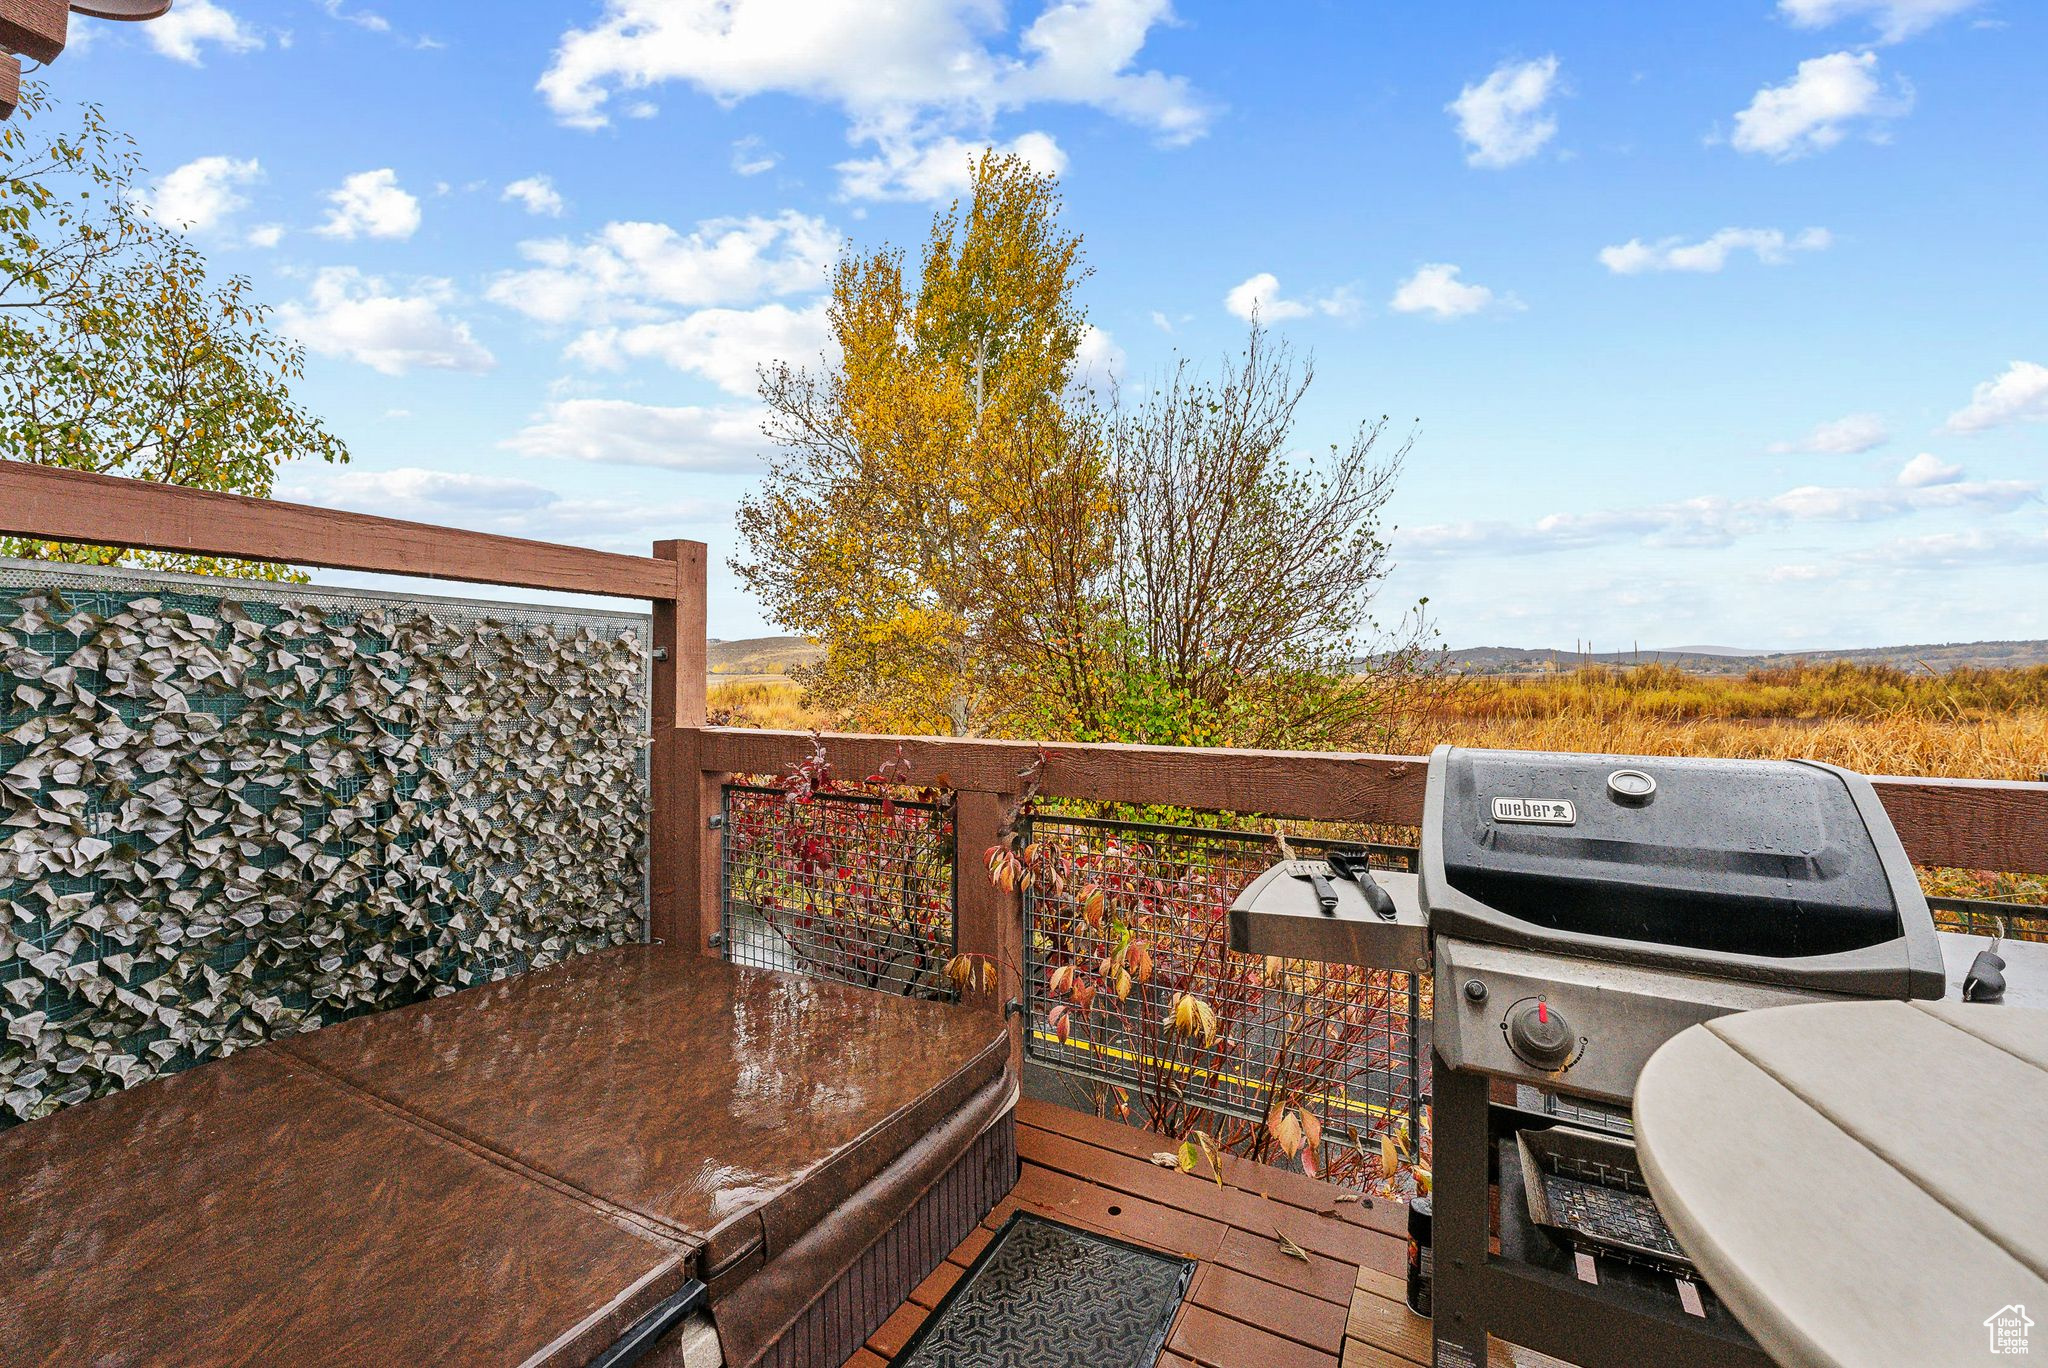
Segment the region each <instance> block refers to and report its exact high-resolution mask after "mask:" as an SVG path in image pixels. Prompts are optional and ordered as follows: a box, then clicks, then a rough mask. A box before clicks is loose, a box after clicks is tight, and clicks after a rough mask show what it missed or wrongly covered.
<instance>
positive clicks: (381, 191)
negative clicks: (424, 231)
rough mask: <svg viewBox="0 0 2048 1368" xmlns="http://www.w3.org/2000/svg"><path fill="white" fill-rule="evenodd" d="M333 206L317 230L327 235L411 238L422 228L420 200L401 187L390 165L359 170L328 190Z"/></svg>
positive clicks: (328, 200) (339, 236) (329, 200)
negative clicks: (380, 168)
mask: <svg viewBox="0 0 2048 1368" xmlns="http://www.w3.org/2000/svg"><path fill="white" fill-rule="evenodd" d="M327 202H328V203H329V204H331V205H332V206H333V208H331V209H329V210H328V212H327V222H325V223H323V224H321V225H320V227H319V228H318V229H317V230H316V231H318V232H319V233H321V234H322V235H324V236H326V237H335V238H353V237H356V236H358V235H364V236H368V237H375V238H409V237H411V236H412V235H413V234H414V233H415V232H417V231H419V226H420V202H419V201H418V200H417V199H415V198H413V196H412V195H410V194H408V193H407V192H406V191H404V190H402V189H400V188H399V184H398V173H397V172H396V171H393V170H392V169H391V168H390V167H388V166H387V167H385V168H383V169H382V170H378V171H358V172H356V173H355V174H354V175H353V176H350V177H348V178H347V179H345V180H343V181H342V183H341V185H340V187H339V188H337V189H334V190H330V191H328V192H327Z"/></svg>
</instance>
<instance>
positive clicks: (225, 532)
mask: <svg viewBox="0 0 2048 1368" xmlns="http://www.w3.org/2000/svg"><path fill="white" fill-rule="evenodd" d="M0 534H5V535H11V536H17V537H31V538H35V539H36V540H39V541H61V542H79V543H84V544H87V545H93V546H119V547H125V548H129V549H133V550H138V551H166V552H174V553H176V554H180V555H192V556H232V557H236V558H239V559H242V560H256V561H279V562H283V563H285V564H289V565H313V566H322V567H325V568H328V569H333V570H364V571H371V572H374V573H378V574H387V575H420V576H425V577H426V578H429V579H446V580H464V581H468V582H470V583H475V584H505V585H512V586H514V587H517V588H521V589H554V590H559V591H563V592H566V593H575V594H602V595H607V596H609V597H613V598H633V599H650V600H652V601H654V602H656V603H675V602H677V601H678V600H679V599H682V598H684V597H686V590H687V588H688V586H685V584H684V583H683V574H682V571H681V570H680V569H679V565H678V562H677V560H675V559H673V558H669V559H658V558H656V557H652V556H626V555H620V554H618V553H616V552H612V551H592V550H588V549H586V548H584V547H581V546H561V545H558V544H556V543H553V542H543V541H529V540H528V539H526V538H524V537H502V536H498V535H496V534H494V533H490V532H466V531H463V530H460V529H458V528H452V527H437V526H435V525H434V524H432V523H418V522H406V521H404V520H403V519H399V518H383V517H377V516H375V515H373V514H369V513H346V512H342V511H340V510H338V509H332V508H314V507H312V506H310V505H307V504H294V503H283V502H280V501H278V500H274V499H252V498H248V497H246V496H244V495H240V494H216V493H213V492H211V491H209V490H203V489H185V488H183V487H181V486H178V485H166V484H154V483H151V482H150V481H148V480H129V479H122V478H119V477H117V476H111V475H92V474H88V473H86V472H84V471H77V470H57V469H52V468H50V467H47V466H36V465H27V464H24V463H22V462H19V461H5V460H0ZM679 545H687V546H697V549H698V551H699V552H700V553H701V551H702V547H701V546H698V545H697V544H696V543H679ZM703 563H704V558H703V556H702V555H701V554H699V555H698V556H697V557H696V565H697V567H698V572H699V574H700V575H701V573H702V569H701V568H702V566H703Z"/></svg>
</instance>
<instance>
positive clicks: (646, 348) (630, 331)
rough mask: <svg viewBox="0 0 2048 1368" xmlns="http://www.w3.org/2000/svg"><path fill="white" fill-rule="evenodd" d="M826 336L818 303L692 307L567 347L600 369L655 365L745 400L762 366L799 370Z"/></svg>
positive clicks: (823, 347)
mask: <svg viewBox="0 0 2048 1368" xmlns="http://www.w3.org/2000/svg"><path fill="white" fill-rule="evenodd" d="M831 345H832V331H831V327H830V325H829V324H828V322H827V320H826V317H825V307H824V305H823V304H814V305H812V306H810V307H808V308H805V309H792V308H790V307H789V306H787V305H785V304H764V305H762V306H761V307H759V308H757V309H699V310H697V311H696V312H695V313H691V314H686V315H684V316H683V317H681V318H675V319H670V320H668V321H667V322H662V323H642V324H638V325H636V326H633V327H626V328H617V327H612V328H596V329H592V330H591V331H588V332H585V333H583V334H582V335H581V336H579V337H577V338H576V339H575V340H574V341H573V342H571V343H570V344H569V348H568V356H569V358H570V359H571V360H574V361H579V362H581V363H582V364H584V365H587V366H593V367H596V368H598V369H602V370H611V369H616V368H617V367H620V366H623V365H625V364H626V363H627V362H629V361H659V362H661V363H662V364H663V365H666V366H669V367H670V368H672V369H674V370H679V371H684V372H687V373H689V374H693V375H699V376H702V377H703V378H704V379H706V380H709V381H710V382H711V383H712V384H714V385H717V386H718V387H719V388H720V389H722V390H724V391H725V392H726V393H728V394H734V395H740V396H744V397H752V396H753V395H754V393H755V392H756V390H757V387H758V384H757V382H758V378H759V371H760V368H761V367H762V366H765V365H771V364H773V363H775V362H777V361H787V362H789V363H790V364H792V365H799V364H802V363H805V362H807V361H810V360H812V359H813V358H815V357H817V356H818V355H820V354H821V353H824V352H826V351H827V350H828V349H829V348H830V347H831Z"/></svg>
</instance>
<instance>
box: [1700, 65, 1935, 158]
mask: <svg viewBox="0 0 2048 1368" xmlns="http://www.w3.org/2000/svg"><path fill="white" fill-rule="evenodd" d="M1912 106H1913V94H1912V90H1911V89H1910V88H1909V87H1907V86H1906V85H1905V84H1904V83H1903V82H1900V83H1899V85H1898V89H1897V90H1896V92H1895V93H1893V94H1889V95H1888V94H1886V93H1885V90H1884V87H1883V86H1882V85H1881V84H1879V82H1878V69H1877V54H1876V53H1874V52H1831V53H1829V54H1828V55H1827V56H1825V57H1810V58H1808V59H1807V60H1806V61H1803V62H1801V63H1800V64H1799V70H1798V72H1797V73H1796V74H1795V75H1794V76H1793V77H1792V79H1791V80H1790V81H1787V82H1786V83H1785V84H1784V85H1781V86H1765V87H1764V88H1763V89H1762V90H1759V91H1758V92H1757V93H1756V98H1755V99H1753V100H1751V101H1750V102H1749V107H1748V108H1747V109H1744V110H1742V111H1741V112H1740V113H1738V114H1737V115H1736V116H1735V136H1734V137H1733V138H1731V139H1730V141H1731V142H1732V143H1733V144H1734V146H1735V149H1736V151H1738V152H1760V153H1762V154H1763V155H1765V156H1767V157H1776V158H1777V159H1778V160H1780V161H1790V160H1792V159H1793V158H1795V157H1803V156H1805V155H1806V154H1807V153H1809V152H1820V151H1824V150H1826V149H1827V148H1830V147H1833V146H1834V145H1835V144H1837V143H1839V142H1840V141H1842V139H1843V138H1845V137H1847V136H1848V132H1849V125H1850V124H1851V123H1853V122H1855V121H1856V120H1859V119H1861V120H1880V119H1887V118H1891V117H1894V116H1896V115H1900V114H1904V113H1905V112H1906V111H1907V110H1909V109H1911V108H1912Z"/></svg>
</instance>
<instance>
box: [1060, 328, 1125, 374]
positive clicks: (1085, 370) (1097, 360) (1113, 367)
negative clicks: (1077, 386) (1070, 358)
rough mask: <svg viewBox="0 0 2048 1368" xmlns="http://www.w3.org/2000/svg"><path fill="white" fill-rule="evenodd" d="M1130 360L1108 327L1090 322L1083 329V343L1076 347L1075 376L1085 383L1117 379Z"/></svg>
mask: <svg viewBox="0 0 2048 1368" xmlns="http://www.w3.org/2000/svg"><path fill="white" fill-rule="evenodd" d="M1129 360H1130V358H1129V357H1127V356H1125V355H1124V349H1123V348H1122V347H1120V346H1118V345H1117V341H1116V339H1115V338H1114V337H1111V336H1110V335H1109V330H1108V329H1107V328H1098V327H1096V326H1095V325H1094V324H1093V323H1090V324H1089V325H1088V326H1087V327H1086V328H1085V329H1083V330H1082V332H1081V343H1080V345H1079V346H1078V347H1076V348H1075V349H1074V376H1075V378H1076V379H1078V380H1080V381H1081V382H1082V383H1083V384H1086V383H1087V382H1089V381H1091V380H1105V381H1106V380H1116V379H1119V378H1121V377H1122V375H1123V373H1124V366H1125V365H1126V364H1127V363H1128V362H1129Z"/></svg>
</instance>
